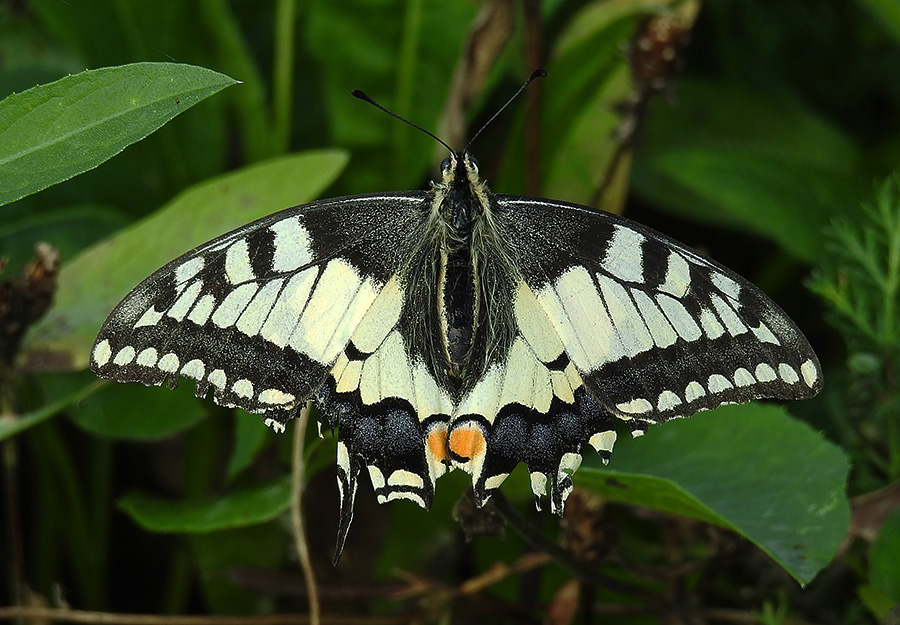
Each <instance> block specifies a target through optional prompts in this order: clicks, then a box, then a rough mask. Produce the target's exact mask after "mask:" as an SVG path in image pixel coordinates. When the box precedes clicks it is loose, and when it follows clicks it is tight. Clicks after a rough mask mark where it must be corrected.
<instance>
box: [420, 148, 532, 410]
mask: <svg viewBox="0 0 900 625" xmlns="http://www.w3.org/2000/svg"><path fill="white" fill-rule="evenodd" d="M429 200H430V201H429V202H428V208H427V210H428V211H429V215H428V218H427V219H425V220H424V226H423V227H424V229H425V232H423V233H422V234H423V236H422V237H421V238H419V239H418V240H419V241H420V243H419V245H417V247H416V249H415V250H413V251H412V254H411V262H410V263H409V264H408V265H407V272H406V281H407V282H408V283H409V284H411V285H416V286H419V287H423V286H425V287H427V288H418V289H411V290H410V291H409V292H410V293H417V294H418V295H413V296H412V297H411V298H410V299H409V300H407V302H406V304H405V306H404V317H405V322H406V324H407V327H408V328H409V329H410V330H411V332H410V336H415V337H419V338H417V339H416V340H415V341H410V343H411V347H413V346H418V354H417V355H419V356H420V357H421V358H422V359H423V361H424V363H425V365H426V367H428V369H429V370H430V372H431V373H432V375H434V377H435V379H436V380H438V381H439V382H440V383H441V384H442V385H443V386H444V387H445V388H446V389H447V390H448V391H449V392H451V394H453V395H454V396H457V397H459V396H461V395H463V394H464V393H465V392H466V391H468V390H470V389H471V387H472V385H474V383H475V382H477V381H478V380H479V379H480V378H481V377H482V376H483V374H484V372H485V371H486V370H487V369H488V367H489V366H490V364H491V363H492V362H496V361H497V360H498V359H500V358H502V357H503V356H504V355H505V353H506V351H507V350H508V348H509V345H510V344H511V342H512V336H513V334H514V326H515V324H514V320H513V316H512V304H511V301H512V292H513V283H514V281H515V272H514V270H512V269H511V267H512V266H513V265H512V263H510V262H509V253H508V251H507V249H506V246H505V245H504V244H503V243H502V236H501V234H500V233H499V232H497V227H498V224H497V221H496V215H494V214H493V209H492V196H491V193H490V191H489V190H488V188H487V185H486V184H485V183H484V182H483V181H482V180H481V179H480V177H479V175H478V168H477V164H476V163H475V162H474V160H473V159H471V158H470V157H469V156H468V155H467V154H465V153H461V154H453V155H451V157H450V158H448V159H447V160H445V161H444V163H443V165H442V179H441V180H440V181H439V182H437V183H435V184H434V185H433V187H432V190H431V193H430V196H429ZM419 339H421V340H419ZM423 345H425V346H426V347H422V346H423ZM413 348H414V349H416V348H415V347H413Z"/></svg>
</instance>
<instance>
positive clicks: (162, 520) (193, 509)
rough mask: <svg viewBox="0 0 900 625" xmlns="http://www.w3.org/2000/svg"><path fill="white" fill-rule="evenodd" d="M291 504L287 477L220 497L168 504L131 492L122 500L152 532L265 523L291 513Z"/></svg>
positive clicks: (131, 514)
mask: <svg viewBox="0 0 900 625" xmlns="http://www.w3.org/2000/svg"><path fill="white" fill-rule="evenodd" d="M290 503H291V478H290V476H285V477H280V478H278V479H276V480H274V481H272V482H268V483H266V484H263V485H261V486H256V487H254V488H248V489H245V490H238V491H235V492H233V493H231V494H230V495H226V496H224V497H219V498H212V497H211V498H207V499H188V500H182V501H168V500H165V499H160V498H158V497H151V496H150V495H145V494H140V493H130V494H127V495H125V496H124V497H122V499H120V500H119V507H121V508H122V509H123V510H125V512H127V513H128V514H129V515H130V516H131V518H133V519H134V520H135V521H136V522H137V523H138V524H139V525H140V526H141V527H143V528H145V529H148V530H150V531H152V532H188V533H196V532H214V531H218V530H224V529H228V528H232V527H244V526H247V525H255V524H257V523H263V522H265V521H269V520H271V519H274V518H275V517H277V516H278V515H279V514H281V513H282V512H284V511H285V510H287V509H288V507H289V506H290Z"/></svg>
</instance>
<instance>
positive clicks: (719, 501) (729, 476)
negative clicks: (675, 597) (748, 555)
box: [575, 404, 850, 584]
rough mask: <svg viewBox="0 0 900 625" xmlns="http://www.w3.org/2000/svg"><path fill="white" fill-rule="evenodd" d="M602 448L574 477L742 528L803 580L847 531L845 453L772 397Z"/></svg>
mask: <svg viewBox="0 0 900 625" xmlns="http://www.w3.org/2000/svg"><path fill="white" fill-rule="evenodd" d="M596 458H597V457H596V456H594V455H592V454H591V455H589V458H588V460H587V461H586V464H588V465H590V466H587V467H584V468H582V469H580V470H579V471H578V473H577V474H576V476H575V481H576V483H578V484H579V485H581V486H587V487H589V488H590V489H591V490H594V491H597V492H599V493H601V494H602V495H603V496H604V497H607V498H609V499H612V500H615V501H621V502H625V503H630V504H636V505H642V506H648V507H653V508H657V509H660V510H664V511H667V512H672V513H676V514H683V515H687V516H691V517H694V518H697V519H700V520H703V521H708V522H710V523H715V524H717V525H721V526H723V527H727V528H730V529H733V530H735V531H736V532H738V533H740V534H741V535H743V536H745V537H746V538H748V539H749V540H751V541H752V542H753V543H755V544H756V545H757V546H759V547H760V548H761V549H762V550H763V551H765V552H766V553H768V554H769V555H770V556H772V558H774V559H775V560H776V561H777V562H778V563H779V564H781V566H783V567H784V568H785V569H786V570H787V571H788V572H790V574H791V575H793V576H794V578H796V579H797V580H798V581H799V582H800V583H802V584H805V583H807V582H809V581H810V580H811V579H812V578H813V577H814V576H815V575H816V573H818V571H820V570H821V569H822V568H823V567H824V566H825V565H827V564H828V563H829V562H830V561H831V558H832V557H833V556H834V553H835V551H836V550H837V548H838V545H839V544H840V542H841V540H842V539H843V537H844V534H845V533H846V530H847V526H848V524H849V520H850V508H849V504H848V502H847V498H846V494H845V484H846V479H847V472H848V470H849V465H848V461H847V458H846V456H845V455H844V453H843V452H842V451H841V450H840V449H839V448H838V447H836V446H835V445H834V444H832V443H830V442H828V441H827V440H825V439H824V438H823V437H822V436H821V435H820V434H819V433H818V432H815V431H814V430H812V429H811V428H810V427H809V426H808V425H806V424H805V423H803V422H801V421H798V420H796V419H793V418H792V417H790V416H789V415H788V414H787V413H786V412H785V411H784V410H782V409H781V408H777V407H774V406H767V405H761V404H747V405H744V406H723V407H721V408H718V409H717V410H714V411H711V412H707V413H702V414H698V415H695V416H694V417H692V418H690V419H684V420H678V421H672V422H670V423H666V424H664V425H661V426H658V427H651V428H650V430H649V431H648V432H647V434H646V435H645V436H643V437H641V438H639V439H636V440H631V439H627V440H620V441H619V443H617V445H616V450H615V452H614V453H613V456H612V460H611V461H610V464H609V467H608V468H601V465H600V463H599V461H598V460H597V459H596Z"/></svg>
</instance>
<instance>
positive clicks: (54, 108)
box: [0, 63, 237, 204]
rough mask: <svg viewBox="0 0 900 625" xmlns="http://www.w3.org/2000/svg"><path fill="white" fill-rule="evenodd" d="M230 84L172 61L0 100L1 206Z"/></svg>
mask: <svg viewBox="0 0 900 625" xmlns="http://www.w3.org/2000/svg"><path fill="white" fill-rule="evenodd" d="M236 82H237V81H235V80H234V79H232V78H229V77H228V76H225V75H224V74H219V73H218V72H214V71H212V70H209V69H206V68H203V67H195V66H192V65H182V64H178V63H135V64H132V65H121V66H118V67H106V68H103V69H97V70H88V71H85V72H81V73H80V74H75V75H73V76H67V77H65V78H63V79H61V80H58V81H56V82H53V83H50V84H48V85H39V86H37V87H34V88H33V89H29V90H28V91H24V92H22V93H17V94H13V95H11V96H9V97H8V98H6V99H5V100H3V101H2V102H0V146H2V148H0V204H6V203H8V202H12V201H14V200H17V199H19V198H21V197H24V196H26V195H29V194H31V193H34V192H36V191H40V190H41V189H44V188H46V187H48V186H50V185H53V184H56V183H58V182H62V181H63V180H68V179H69V178H71V177H73V176H77V175H78V174H80V173H83V172H85V171H87V170H89V169H92V168H94V167H96V166H97V165H99V164H100V163H102V162H104V161H106V160H107V159H109V158H111V157H112V156H114V155H115V154H118V153H119V152H121V151H122V150H123V149H125V148H126V147H127V146H129V145H131V144H132V143H134V142H136V141H139V140H140V139H143V138H144V137H146V136H147V135H149V134H150V133H152V132H153V131H155V130H157V129H158V128H159V127H160V126H162V125H163V124H165V123H166V122H167V121H169V120H170V119H172V118H173V117H175V116H176V115H178V114H179V113H181V112H183V111H185V110H187V109H188V108H190V107H191V106H193V105H194V104H196V103H197V102H199V101H201V100H203V99H204V98H207V97H209V96H211V95H213V94H214V93H216V92H218V91H220V90H222V89H224V88H225V87H227V86H229V85H233V84H235V83H236Z"/></svg>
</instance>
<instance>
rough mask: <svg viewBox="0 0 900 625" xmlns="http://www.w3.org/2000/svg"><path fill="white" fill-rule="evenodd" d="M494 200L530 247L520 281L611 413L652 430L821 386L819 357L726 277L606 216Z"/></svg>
mask: <svg viewBox="0 0 900 625" xmlns="http://www.w3.org/2000/svg"><path fill="white" fill-rule="evenodd" d="M498 202H499V204H500V206H501V207H502V208H504V209H505V210H508V211H510V213H511V214H514V215H515V219H514V220H511V221H510V227H511V228H514V229H515V232H510V236H512V237H513V238H514V240H515V241H516V242H517V245H521V247H522V248H523V249H525V250H528V249H531V250H534V252H533V253H530V254H529V253H527V252H526V253H525V254H523V255H522V258H523V261H522V263H521V265H520V267H521V270H522V272H523V275H524V276H525V279H526V281H527V282H528V284H529V286H530V287H531V288H532V290H533V291H534V292H535V294H536V296H537V299H538V301H539V302H540V304H541V306H542V308H543V309H544V310H545V311H546V312H547V314H548V316H549V317H550V319H551V321H552V323H553V326H554V328H555V329H556V333H557V335H558V336H559V337H560V339H561V340H562V342H563V344H564V345H565V347H566V352H567V354H568V355H569V357H570V358H571V359H572V360H573V361H574V362H575V365H576V367H577V368H578V370H579V371H580V372H581V373H582V375H583V376H584V378H585V384H586V386H587V387H588V389H589V390H590V391H591V393H592V394H593V395H594V396H595V397H596V398H597V399H598V401H600V403H601V404H603V406H604V407H606V408H607V409H608V410H610V411H611V412H612V413H614V414H615V415H616V416H618V417H620V418H622V419H626V420H629V419H637V420H640V421H644V422H647V423H652V422H661V421H665V420H667V419H669V418H672V417H686V416H690V415H692V414H694V413H695V412H697V411H699V410H708V409H712V408H715V407H716V406H719V405H722V404H725V403H740V402H746V401H749V400H751V399H756V398H763V397H774V398H783V399H804V398H808V397H812V396H813V395H815V394H816V393H818V391H819V390H820V389H821V387H822V370H821V367H820V365H819V361H818V359H817V358H816V355H815V353H814V352H813V350H812V348H811V347H810V345H809V343H808V342H807V340H806V338H805V337H804V336H803V334H802V333H801V332H800V330H799V329H797V326H796V325H794V323H793V321H791V320H790V319H789V318H788V317H787V315H785V314H784V312H783V311H782V310H781V309H780V308H779V307H778V306H777V305H776V304H775V303H774V302H773V301H772V300H770V299H769V298H768V297H767V296H766V295H765V294H763V293H762V291H760V290H759V289H758V288H757V287H756V286H754V285H753V284H751V283H750V282H748V281H747V280H745V279H744V278H742V277H740V276H738V275H737V274H735V273H734V272H732V271H731V270H729V269H726V268H725V267H723V266H721V265H719V264H718V263H716V262H714V261H711V260H709V259H708V258H705V257H703V256H700V255H699V254H697V253H696V252H694V251H692V250H690V249H689V248H687V247H686V246H684V245H682V244H681V243H678V242H677V241H674V240H672V239H670V238H668V237H666V236H664V235H662V234H659V233H657V232H654V231H653V230H651V229H649V228H646V227H644V226H641V225H639V224H636V223H634V222H632V221H630V220H627V219H624V218H622V217H618V216H616V215H611V214H609V213H603V212H599V211H595V210H591V209H588V208H585V207H580V206H577V205H571V204H566V203H562V202H551V201H547V200H537V199H529V198H516V197H508V196H501V197H500V198H498ZM538 226H539V227H538ZM559 242H564V245H561V244H560V243H559ZM538 248H540V249H541V250H542V251H541V252H539V253H540V254H541V257H536V255H537V254H538V252H537V250H538Z"/></svg>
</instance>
